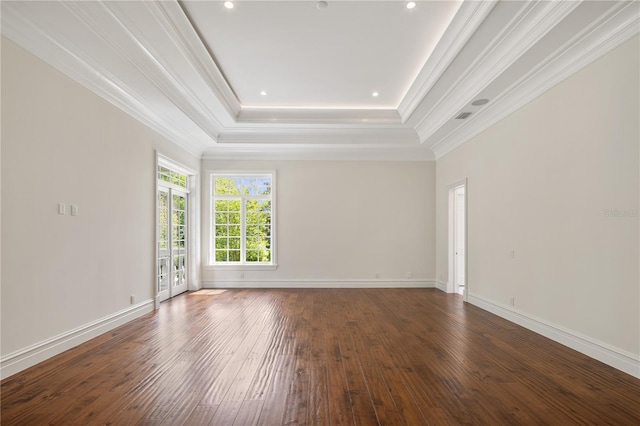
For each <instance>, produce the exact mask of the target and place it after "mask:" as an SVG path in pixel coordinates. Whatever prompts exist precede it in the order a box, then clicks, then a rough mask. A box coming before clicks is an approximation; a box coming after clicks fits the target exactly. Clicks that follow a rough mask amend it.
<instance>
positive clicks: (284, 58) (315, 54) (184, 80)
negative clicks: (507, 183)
mask: <svg viewBox="0 0 640 426" xmlns="http://www.w3.org/2000/svg"><path fill="white" fill-rule="evenodd" d="M328 4H329V5H328V7H327V8H325V9H318V8H317V7H316V2H315V1H279V2H272V1H236V2H235V7H234V8H233V9H231V10H228V9H225V8H224V7H223V2H221V1H185V2H177V1H175V0H169V1H161V2H152V1H144V2H143V1H130V2H121V1H110V2H98V1H90V2H59V1H33V2H24V1H6V0H3V1H2V4H1V6H2V34H3V35H4V36H6V37H7V38H9V39H11V40H13V41H14V42H16V43H18V44H19V45H21V46H23V47H24V48H25V49H27V50H29V51H31V52H32V53H34V54H35V55H36V56H39V57H40V58H42V59H43V60H45V61H47V62H48V63H50V64H51V65H53V66H54V67H56V68H58V69H60V70H61V71H62V72H64V73H66V74H67V75H69V76H70V77H71V78H73V79H75V80H77V81H78V82H80V83H81V84H83V85H85V86H86V87H88V88H89V89H90V90H92V91H94V92H95V93H97V94H99V95H100V96H102V97H104V98H105V99H107V100H109V101H110V102H112V103H113V104H114V105H116V106H118V107H119V108H121V109H123V110H124V111H126V112H127V113H129V114H131V115H132V116H133V117H135V118H137V119H138V120H140V121H142V122H143V123H145V124H147V125H148V126H150V127H151V128H153V129H155V130H156V131H158V132H159V133H161V134H162V135H164V136H165V137H167V138H168V139H170V140H171V141H173V142H174V143H176V144H178V145H180V146H182V147H184V148H185V149H186V150H188V151H190V152H192V153H193V154H195V155H198V156H202V157H203V158H247V159H249V158H273V159H288V158H291V159H293V158H301V159H306V158H309V159H379V160H428V159H434V158H439V157H441V156H442V155H445V154H446V153H447V152H449V151H451V150H452V149H455V148H456V147H457V146H459V145H461V144H462V143H464V142H466V141H467V140H469V139H470V138H471V137H473V136H474V135H476V134H478V133H479V132H481V131H482V130H484V129H486V128H487V127H488V126H490V125H492V124H493V123H495V122H497V121H499V120H501V119H502V118H504V117H505V116H507V115H508V114H510V113H511V112H513V111H515V110H516V109H518V108H520V107H521V106H522V105H524V104H526V103H527V102H529V101H531V100H532V99H534V98H535V97H536V96H539V95H540V94H542V93H544V92H545V91H546V90H548V89H549V88H551V87H552V86H553V85H555V84H557V83H558V82H560V81H561V80H562V79H564V78H566V77H568V76H569V75H571V74H573V73H575V72H576V71H578V70H579V69H581V68H582V67H584V66H585V65H587V64H588V63H590V62H592V61H593V60H595V59H597V58H598V57H600V56H602V55H603V54H605V53H606V52H608V51H610V50H611V49H613V48H615V47H616V46H618V45H620V44H621V43H623V42H624V41H626V40H628V39H629V38H631V37H633V36H634V35H636V34H638V32H639V27H640V12H639V6H640V3H639V2H635V1H633V2H631V1H628V2H625V1H570V2H569V1H562V2H560V1H553V2H551V1H539V2H538V1H501V2H489V1H463V2H449V1H443V2H437V1H423V2H417V7H416V8H415V9H413V10H408V9H407V8H406V7H405V4H406V2H404V1H400V0H397V1H337V0H330V1H329V2H328ZM261 91H265V92H266V93H267V94H266V96H263V95H261V94H260V92H261ZM374 91H376V92H378V93H379V96H378V97H373V96H372V93H373V92H374ZM479 98H487V99H489V100H490V102H489V103H488V104H486V105H484V106H472V105H471V103H472V102H473V101H474V100H476V99H479ZM460 112H471V113H472V114H471V115H470V116H469V118H467V119H466V120H457V119H455V117H456V116H457V115H458V114H459V113H460Z"/></svg>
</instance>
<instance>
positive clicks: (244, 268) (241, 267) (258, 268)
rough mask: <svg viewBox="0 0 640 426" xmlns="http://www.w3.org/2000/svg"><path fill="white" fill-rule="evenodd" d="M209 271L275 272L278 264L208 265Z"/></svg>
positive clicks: (206, 268) (206, 267)
mask: <svg viewBox="0 0 640 426" xmlns="http://www.w3.org/2000/svg"><path fill="white" fill-rule="evenodd" d="M204 269H205V270H207V271H275V270H276V269H278V265H277V264H270V265H247V264H243V265H211V264H209V265H206V266H205V267H204Z"/></svg>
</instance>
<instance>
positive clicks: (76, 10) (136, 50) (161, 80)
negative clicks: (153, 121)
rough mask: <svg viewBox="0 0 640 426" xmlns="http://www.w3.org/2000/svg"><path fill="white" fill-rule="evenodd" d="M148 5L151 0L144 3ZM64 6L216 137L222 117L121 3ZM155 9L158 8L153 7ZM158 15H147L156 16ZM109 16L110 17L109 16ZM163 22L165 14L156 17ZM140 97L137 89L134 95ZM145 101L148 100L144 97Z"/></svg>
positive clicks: (212, 137) (201, 127)
mask: <svg viewBox="0 0 640 426" xmlns="http://www.w3.org/2000/svg"><path fill="white" fill-rule="evenodd" d="M140 4H141V5H145V6H146V7H147V8H148V7H149V6H148V5H151V4H154V3H150V2H143V3H140ZM62 5H63V6H64V7H65V8H66V9H67V10H68V11H69V12H71V13H72V14H73V15H74V16H75V17H76V18H77V19H79V20H80V21H81V22H83V23H84V24H85V25H86V26H87V27H88V28H90V29H91V30H92V31H93V33H94V34H95V35H96V36H97V37H99V38H100V39H101V40H102V42H104V43H105V44H106V45H107V46H109V48H111V49H112V50H113V51H114V52H117V53H118V54H119V55H120V56H121V57H123V58H124V59H125V60H127V61H129V63H131V65H133V66H134V67H135V68H136V69H137V70H138V71H139V72H140V73H141V74H142V75H143V76H144V77H145V78H146V79H147V80H148V81H149V82H151V83H152V84H153V86H154V87H155V88H156V89H157V90H158V91H159V92H160V93H162V94H163V95H164V96H165V97H166V99H168V100H169V101H171V103H172V104H173V105H174V106H175V107H176V108H178V109H179V110H180V111H181V112H182V113H183V114H184V115H185V116H186V117H189V119H190V120H191V121H192V122H193V123H194V124H195V125H197V126H198V127H199V128H200V129H202V131H203V132H205V133H206V134H207V135H208V136H209V137H211V139H213V140H215V139H216V138H217V136H218V133H219V132H220V129H221V128H222V127H223V125H222V123H221V122H220V121H219V120H218V118H217V117H216V116H215V115H214V114H211V112H210V111H211V110H210V108H208V107H207V106H206V105H205V104H204V103H203V102H202V101H201V100H200V98H199V96H197V95H196V94H195V93H194V92H193V91H192V90H191V88H190V86H189V85H188V84H185V82H184V81H183V78H182V77H181V76H180V75H179V73H178V72H176V70H175V69H172V68H171V66H170V65H171V61H167V60H163V61H161V60H160V59H161V58H160V55H159V54H158V52H154V48H153V45H152V43H150V42H149V40H148V36H147V35H146V34H145V32H144V31H142V30H141V29H139V28H137V27H136V26H134V25H131V24H130V23H128V22H127V20H126V18H125V16H126V15H124V14H123V12H122V11H121V9H120V6H121V3H118V2H62ZM150 10H154V9H150ZM153 15H154V14H153V13H152V14H147V16H153ZM106 17H108V18H109V19H106ZM155 18H157V19H156V21H157V22H162V21H163V20H162V16H155ZM130 95H131V96H136V94H135V92H133V93H131V94H130ZM140 101H141V102H144V101H145V99H140Z"/></svg>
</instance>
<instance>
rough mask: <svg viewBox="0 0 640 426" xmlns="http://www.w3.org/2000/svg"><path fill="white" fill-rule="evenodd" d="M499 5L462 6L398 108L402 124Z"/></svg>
mask: <svg viewBox="0 0 640 426" xmlns="http://www.w3.org/2000/svg"><path fill="white" fill-rule="evenodd" d="M496 3H497V1H470V0H465V1H464V2H463V3H462V5H461V6H460V9H458V12H457V13H456V15H455V16H454V18H453V21H452V22H451V24H449V26H448V27H447V30H446V31H445V33H444V34H443V36H442V38H441V39H440V41H439V42H438V44H437V45H436V47H435V49H434V50H433V52H432V53H431V55H429V58H428V59H427V62H426V63H425V64H424V67H423V68H422V70H420V73H419V74H418V76H417V77H416V79H415V80H414V82H413V83H412V84H411V87H410V88H409V90H408V91H407V93H406V94H405V96H404V98H403V99H402V101H401V102H400V105H398V113H399V114H400V117H401V119H402V122H403V123H404V122H406V121H407V119H409V117H410V116H411V115H412V114H413V113H414V112H415V110H416V108H417V107H418V105H419V104H420V102H422V100H423V99H424V98H425V96H426V95H427V93H429V91H430V90H431V89H432V88H433V86H434V85H435V84H436V82H437V81H438V79H440V77H441V76H442V74H444V72H445V71H446V69H447V68H448V67H449V65H451V62H453V60H454V59H455V58H456V56H457V55H458V53H460V51H461V50H462V49H463V48H464V46H465V45H466V44H467V42H468V41H469V39H471V37H472V36H473V35H474V34H475V32H476V30H477V29H478V27H480V25H481V24H482V22H484V20H485V19H486V18H487V16H488V15H489V13H491V11H492V10H493V8H494V7H495V5H496Z"/></svg>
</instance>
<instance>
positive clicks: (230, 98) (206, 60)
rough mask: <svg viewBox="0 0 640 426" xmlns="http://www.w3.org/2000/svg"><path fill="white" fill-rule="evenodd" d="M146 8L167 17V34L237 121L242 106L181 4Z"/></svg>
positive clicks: (164, 3)
mask: <svg viewBox="0 0 640 426" xmlns="http://www.w3.org/2000/svg"><path fill="white" fill-rule="evenodd" d="M147 7H148V8H149V9H150V10H151V11H154V10H155V11H156V16H159V15H160V14H161V15H163V16H164V19H163V20H162V21H161V24H162V25H163V28H164V30H165V31H166V32H167V34H168V35H169V36H170V37H171V38H172V39H173V40H174V43H175V45H176V46H177V47H179V48H180V49H181V50H182V54H183V56H184V57H185V58H187V59H188V60H189V61H190V63H191V65H192V66H193V67H194V68H195V69H196V70H197V71H198V73H199V74H200V77H201V78H202V79H203V80H204V81H205V82H206V83H207V85H208V86H209V88H210V89H211V91H212V92H213V93H214V94H215V96H216V98H218V100H219V101H220V103H221V104H222V105H223V106H224V108H225V109H226V111H227V112H228V114H229V116H230V117H231V118H232V119H235V118H236V117H237V115H238V113H239V112H240V109H241V105H240V102H239V101H238V98H237V97H236V94H235V93H234V92H233V89H232V88H231V86H230V85H229V82H228V81H227V80H226V78H225V77H224V74H223V73H222V71H220V68H219V67H218V64H216V62H215V60H214V58H213V57H212V56H211V53H210V52H209V50H208V49H207V47H206V46H205V45H204V43H203V41H202V39H201V38H200V35H199V34H198V33H197V31H196V30H195V29H194V27H193V25H192V24H191V21H190V20H189V17H188V16H187V15H186V13H185V12H184V10H183V9H182V7H181V6H180V4H179V3H178V1H177V0H171V1H169V0H167V1H154V2H148V3H147Z"/></svg>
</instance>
